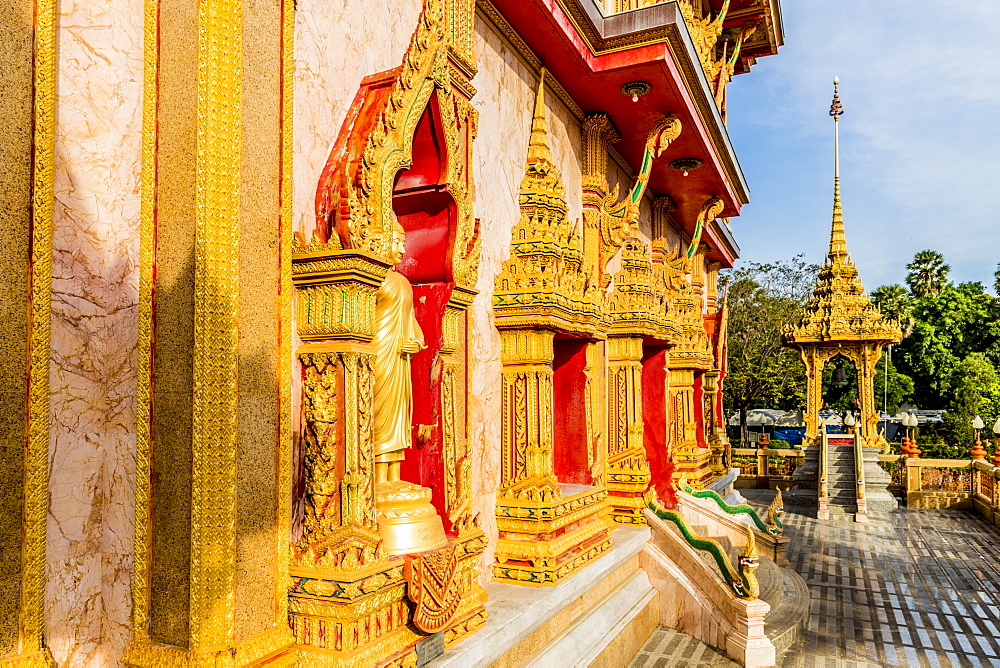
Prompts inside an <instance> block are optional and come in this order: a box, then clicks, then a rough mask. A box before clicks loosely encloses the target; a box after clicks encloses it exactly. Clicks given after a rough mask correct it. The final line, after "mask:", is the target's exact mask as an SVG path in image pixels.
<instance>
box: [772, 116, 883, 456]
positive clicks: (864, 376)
mask: <svg viewBox="0 0 1000 668" xmlns="http://www.w3.org/2000/svg"><path fill="white" fill-rule="evenodd" d="M835 120H836V117H835ZM838 160H839V158H838ZM839 173H840V166H839V162H838V164H837V171H836V174H837V176H835V178H834V185H833V220H832V224H831V230H830V249H829V252H828V253H827V261H826V262H825V263H824V264H823V267H822V269H820V272H819V278H818V279H817V281H816V288H815V290H814V291H813V296H812V298H811V299H810V300H809V302H808V303H807V304H806V308H805V312H804V313H803V315H802V317H801V319H800V320H799V322H798V323H797V324H795V325H789V326H788V327H786V328H785V330H784V331H783V333H782V334H783V338H784V340H785V345H787V346H789V347H792V348H796V349H797V350H798V351H799V355H800V356H801V358H802V362H803V363H804V364H805V366H806V380H807V382H806V411H805V413H804V419H805V423H806V434H805V438H804V439H803V443H804V445H814V444H815V443H816V441H817V439H818V434H819V432H818V416H819V411H820V409H821V408H822V403H823V397H822V384H823V381H822V379H823V367H824V366H825V365H826V363H827V361H829V360H830V359H832V358H833V357H836V356H837V355H842V356H844V357H845V358H847V359H848V360H850V361H851V362H852V363H853V364H854V365H855V368H856V369H857V372H858V373H857V377H858V400H859V402H860V404H861V420H860V423H859V425H858V433H859V434H860V439H861V443H862V444H863V445H864V446H881V445H882V444H883V443H884V442H885V441H884V437H883V436H880V435H879V434H878V430H877V424H878V413H877V412H876V409H875V397H874V382H873V378H874V375H875V365H876V364H877V363H878V359H879V357H880V354H881V350H882V348H883V347H884V346H885V345H888V344H892V343H897V342H899V340H900V338H901V337H902V333H901V332H900V329H899V326H898V325H897V324H896V323H894V322H892V321H890V320H886V319H885V318H883V317H882V314H881V313H880V312H879V310H878V308H876V306H875V305H874V304H872V303H871V300H870V299H869V298H868V295H866V294H865V290H864V286H862V285H861V279H860V277H859V276H858V270H857V267H855V266H854V261H853V260H851V257H850V255H849V254H848V252H847V242H846V240H845V238H844V216H843V212H842V210H841V203H840V177H839Z"/></svg>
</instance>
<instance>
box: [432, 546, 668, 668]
mask: <svg viewBox="0 0 1000 668" xmlns="http://www.w3.org/2000/svg"><path fill="white" fill-rule="evenodd" d="M649 535H650V531H649V527H619V528H617V529H615V530H614V531H613V532H612V533H611V540H612V546H611V550H610V552H608V553H607V554H605V555H604V556H603V557H601V558H600V559H597V560H596V561H594V563H592V564H590V565H589V566H586V567H585V568H583V569H581V570H580V572H578V573H576V574H575V575H572V576H570V577H568V578H566V580H564V581H563V582H562V583H560V584H559V585H557V586H555V587H525V586H522V585H513V584H499V583H491V584H488V585H486V587H485V589H486V595H487V597H488V600H487V602H486V611H487V613H488V614H489V617H488V618H487V620H486V624H484V625H483V627H482V628H480V629H479V630H478V631H477V632H476V633H474V634H472V635H471V636H469V637H468V638H466V639H465V640H463V641H461V642H460V643H458V644H457V645H454V646H452V647H450V648H449V649H448V650H447V651H446V652H445V653H444V654H442V655H441V656H440V657H438V658H437V659H435V660H434V661H432V662H431V663H430V664H429V665H430V666H433V667H434V668H445V667H448V668H474V667H478V666H488V665H490V664H491V663H493V662H494V661H496V660H497V659H499V658H500V657H501V656H503V655H504V653H506V652H507V651H508V650H510V649H511V648H512V647H514V646H515V645H516V644H517V643H519V642H521V641H522V640H524V639H525V638H527V637H528V636H529V635H531V634H532V633H533V632H534V631H535V630H537V629H538V628H539V627H541V626H542V625H543V624H544V623H545V622H547V621H548V620H550V619H551V618H552V617H554V616H555V615H556V614H558V613H559V612H561V611H562V610H563V609H564V608H566V607H567V606H568V605H570V604H571V603H573V602H574V601H576V600H577V599H579V598H580V597H581V596H583V595H584V594H586V593H587V592H588V591H589V590H590V589H591V588H592V587H593V586H594V585H595V584H597V583H599V582H600V581H601V580H603V579H604V578H606V577H607V576H609V575H610V574H611V573H613V572H614V571H615V570H617V569H618V568H619V567H620V566H622V565H623V564H625V563H626V562H628V561H629V560H630V559H632V558H633V557H635V556H636V555H638V554H639V553H640V552H642V550H643V548H644V547H645V545H646V542H647V541H648V540H649ZM638 575H642V577H643V578H645V575H644V574H642V573H641V572H640V573H639V574H637V576H638ZM637 576H633V577H632V578H630V579H628V580H626V582H625V584H623V585H622V586H619V587H618V588H617V589H616V590H615V591H613V592H611V594H610V595H609V596H607V597H605V599H604V600H602V601H601V603H600V604H599V605H596V606H593V608H591V610H590V611H588V612H587V613H586V614H585V615H584V617H586V616H587V615H589V614H591V613H592V612H593V614H597V615H598V617H597V618H596V619H597V620H599V621H596V622H594V623H600V624H611V623H615V624H617V623H618V622H619V621H621V620H620V619H619V620H616V621H614V622H611V621H609V620H612V619H613V617H614V611H618V612H619V613H620V614H621V615H623V616H628V615H629V614H632V615H634V614H636V613H635V612H634V610H635V606H636V605H637V604H638V603H639V602H640V600H641V598H642V596H643V594H642V593H641V590H642V581H641V580H640V581H639V582H637V583H636V582H634V581H635V580H636V577H637ZM645 583H646V585H647V586H649V590H650V595H652V586H650V585H649V580H648V578H646V579H645ZM616 596H617V597H618V598H616ZM605 603H606V604H607V606H605ZM630 606H631V607H630ZM601 608H604V611H603V612H600V611H599V609H601ZM639 609H641V608H639ZM574 626H575V623H574V624H570V627H569V628H567V630H566V631H565V633H564V634H563V637H560V638H557V639H555V640H554V641H553V643H559V642H560V641H561V640H563V639H564V637H565V638H579V635H577V636H572V635H571V634H572V632H573V627H574ZM584 630H586V627H581V629H580V631H577V633H578V634H579V633H580V632H582V631H584ZM589 632H590V634H592V635H594V636H600V637H601V638H602V639H603V638H605V637H606V638H607V640H608V641H610V640H612V639H613V638H614V635H610V636H608V633H611V631H610V630H609V631H608V633H604V634H601V633H598V632H597V631H596V630H595V627H593V626H591V627H590V629H589ZM567 634H569V635H567ZM604 646H606V643H605V645H601V644H600V642H592V643H591V645H590V647H589V648H585V647H580V648H579V649H580V650H581V656H590V655H591V653H592V652H594V651H597V652H598V653H600V649H603V647H604ZM547 650H548V647H546V648H543V649H542V650H541V651H542V652H546V651H547ZM594 656H596V654H595V655H594ZM538 665H544V664H541V663H539V664H538ZM548 665H550V666H571V665H575V664H573V663H567V662H562V661H557V662H555V663H549V664H548Z"/></svg>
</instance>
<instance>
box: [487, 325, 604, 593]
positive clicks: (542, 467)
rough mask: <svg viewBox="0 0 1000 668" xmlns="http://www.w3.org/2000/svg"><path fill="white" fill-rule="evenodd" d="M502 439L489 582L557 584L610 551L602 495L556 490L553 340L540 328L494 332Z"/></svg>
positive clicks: (596, 489)
mask: <svg viewBox="0 0 1000 668" xmlns="http://www.w3.org/2000/svg"><path fill="white" fill-rule="evenodd" d="M500 337H501V342H502V347H501V361H502V362H503V432H502V440H501V442H502V444H503V453H502V464H501V466H502V468H501V483H500V490H499V492H498V493H497V506H496V515H497V528H498V529H499V531H500V539H499V540H498V541H497V548H496V560H497V563H495V564H494V565H493V578H494V580H496V581H499V582H512V583H517V584H526V585H530V586H536V587H543V586H551V585H555V584H558V583H559V582H560V581H561V580H562V579H563V578H565V577H566V576H568V575H570V574H572V573H573V572H574V571H576V570H577V569H578V568H580V567H581V566H583V565H585V564H586V563H587V562H589V561H591V560H592V559H594V558H596V557H598V556H600V555H601V554H603V553H604V552H605V551H607V550H608V549H610V547H611V538H610V535H609V531H610V529H611V522H610V521H609V519H608V518H607V506H606V497H607V491H606V490H605V489H604V488H603V487H601V486H597V485H563V484H561V483H560V481H559V480H558V479H557V476H556V470H555V462H554V447H553V415H552V411H553V388H552V381H553V375H554V374H553V368H552V364H553V360H554V351H553V341H554V333H553V332H551V331H547V330H543V329H510V330H506V329H505V330H501V332H500Z"/></svg>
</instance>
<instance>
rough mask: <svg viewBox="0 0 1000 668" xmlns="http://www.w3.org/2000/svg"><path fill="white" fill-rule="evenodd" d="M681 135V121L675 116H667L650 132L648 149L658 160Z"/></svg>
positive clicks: (647, 142) (647, 143) (647, 141)
mask: <svg viewBox="0 0 1000 668" xmlns="http://www.w3.org/2000/svg"><path fill="white" fill-rule="evenodd" d="M680 134H681V121H680V119H679V118H677V116H675V115H674V114H667V115H666V116H664V117H663V118H661V119H660V120H659V122H658V123H657V124H656V125H654V126H653V129H652V130H650V131H649V136H648V137H647V138H646V148H647V149H649V151H650V152H651V153H652V154H653V157H654V158H658V157H660V154H661V153H663V152H664V151H666V150H667V147H668V146H670V144H671V142H673V141H674V140H675V139H677V138H678V137H679V136H680Z"/></svg>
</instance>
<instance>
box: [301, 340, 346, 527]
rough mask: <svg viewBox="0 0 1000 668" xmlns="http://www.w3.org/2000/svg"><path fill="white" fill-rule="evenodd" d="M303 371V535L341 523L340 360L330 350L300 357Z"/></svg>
mask: <svg viewBox="0 0 1000 668" xmlns="http://www.w3.org/2000/svg"><path fill="white" fill-rule="evenodd" d="M299 359H300V361H301V363H302V370H303V376H304V377H303V381H302V387H303V392H302V394H303V406H302V414H303V415H302V416H303V430H302V438H303V460H304V464H305V471H306V489H305V497H306V503H305V505H306V517H305V528H304V533H305V535H306V536H313V535H318V534H319V533H320V532H324V531H330V530H332V529H333V528H334V527H336V526H339V524H340V507H339V506H340V503H339V502H340V482H339V475H338V474H339V471H338V470H337V457H338V455H339V453H340V452H341V451H342V449H343V443H341V442H340V440H339V439H338V438H337V431H336V430H337V426H338V423H340V422H342V420H341V419H340V416H339V415H338V406H337V394H338V392H337V386H338V383H339V378H338V376H339V375H340V374H339V373H338V372H339V371H340V370H339V369H338V366H339V364H340V359H339V357H338V356H337V355H336V354H331V353H304V354H302V355H300V356H299Z"/></svg>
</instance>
